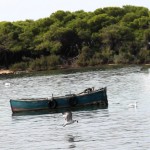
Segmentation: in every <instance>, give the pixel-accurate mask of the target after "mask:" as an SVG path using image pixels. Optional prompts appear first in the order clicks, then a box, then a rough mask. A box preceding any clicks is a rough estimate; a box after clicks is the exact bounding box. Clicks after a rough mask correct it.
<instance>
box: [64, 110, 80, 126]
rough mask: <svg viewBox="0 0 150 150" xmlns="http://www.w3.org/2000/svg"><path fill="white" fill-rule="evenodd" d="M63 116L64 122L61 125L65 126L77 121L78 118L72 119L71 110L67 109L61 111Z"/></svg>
mask: <svg viewBox="0 0 150 150" xmlns="http://www.w3.org/2000/svg"><path fill="white" fill-rule="evenodd" d="M63 117H65V123H64V124H63V127H65V126H66V125H69V124H72V123H74V122H77V123H78V120H72V112H71V111H67V112H65V113H63Z"/></svg>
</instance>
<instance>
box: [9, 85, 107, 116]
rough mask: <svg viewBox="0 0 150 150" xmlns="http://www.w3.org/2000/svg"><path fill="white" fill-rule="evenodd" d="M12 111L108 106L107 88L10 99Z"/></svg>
mask: <svg viewBox="0 0 150 150" xmlns="http://www.w3.org/2000/svg"><path fill="white" fill-rule="evenodd" d="M10 105H11V110H12V112H13V113H16V112H24V111H37V110H49V111H51V110H57V109H62V108H69V109H70V108H75V107H77V108H78V107H84V106H89V105H100V106H102V107H104V108H107V107H108V100H107V88H106V87H104V88H99V89H97V90H95V89H94V88H87V89H85V90H84V91H83V92H81V93H78V94H68V95H65V96H58V97H54V96H53V95H52V97H51V98H28V99H27V98H23V99H10Z"/></svg>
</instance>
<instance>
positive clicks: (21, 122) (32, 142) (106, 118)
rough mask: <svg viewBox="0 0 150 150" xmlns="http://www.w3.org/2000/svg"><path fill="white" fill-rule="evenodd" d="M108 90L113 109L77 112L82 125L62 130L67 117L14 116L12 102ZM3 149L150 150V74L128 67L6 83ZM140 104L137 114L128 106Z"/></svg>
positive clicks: (0, 109) (0, 125) (1, 87)
mask: <svg viewBox="0 0 150 150" xmlns="http://www.w3.org/2000/svg"><path fill="white" fill-rule="evenodd" d="M92 86H94V87H95V88H99V87H104V86H107V89H108V91H107V95H108V101H109V107H108V109H98V108H95V109H94V108H92V109H87V110H78V111H73V117H74V119H77V120H78V121H79V123H78V124H77V123H74V124H72V125H70V126H66V127H62V124H63V123H64V118H63V117H62V114H61V113H54V114H51V113H46V114H42V113H41V114H36V115H35V114H27V115H17V116H16V115H15V116H14V115H12V112H11V109H10V104H9V99H10V98H25V97H51V95H52V94H53V95H54V96H55V95H65V94H68V93H70V92H71V93H78V92H81V91H82V90H84V89H85V88H87V87H92ZM0 97H1V98H0V150H17V149H18V150H27V149H30V150H50V149H52V150H55V149H59V150H61V149H62V150H67V149H68V150H70V149H77V150H85V149H86V150H100V149H105V150H148V149H150V70H149V69H147V70H141V68H140V67H128V68H122V69H112V70H106V71H102V70H97V71H89V72H80V73H79V72H78V73H72V74H61V75H53V76H51V75H49V76H48V75H47V76H36V77H22V78H12V79H10V78H9V79H4V80H0ZM135 101H137V102H138V107H137V109H135V108H129V107H128V104H130V103H134V102H135Z"/></svg>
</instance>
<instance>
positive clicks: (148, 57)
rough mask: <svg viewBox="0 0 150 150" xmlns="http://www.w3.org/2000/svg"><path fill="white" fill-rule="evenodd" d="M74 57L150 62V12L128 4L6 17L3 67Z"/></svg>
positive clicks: (0, 35) (85, 61) (89, 61)
mask: <svg viewBox="0 0 150 150" xmlns="http://www.w3.org/2000/svg"><path fill="white" fill-rule="evenodd" d="M88 53H90V54H88ZM74 58H76V59H74ZM69 59H74V61H73V64H76V65H79V66H85V65H99V64H107V63H122V64H128V63H134V64H140V63H150V11H149V10H148V9H147V8H145V7H137V6H131V5H126V6H123V7H106V8H98V9H96V10H95V11H93V12H85V11H83V10H80V11H75V12H69V11H62V10H59V11H57V12H55V13H53V14H51V15H50V16H49V17H47V18H42V19H39V20H35V21H34V20H25V21H16V22H0V67H7V68H9V67H11V66H21V65H20V64H23V66H25V67H24V69H29V68H32V67H31V66H33V63H34V64H38V63H37V62H38V61H43V62H45V61H47V62H46V63H47V64H56V65H64V64H65V63H66V61H67V60H69ZM48 61H54V62H56V61H58V63H50V62H48ZM41 64H43V65H45V63H41ZM71 64H72V63H71ZM42 67H43V66H42ZM42 67H41V68H42ZM53 67H54V66H53ZM53 67H52V68H53ZM43 68H45V67H43ZM49 68H51V67H49ZM22 69H23V68H22Z"/></svg>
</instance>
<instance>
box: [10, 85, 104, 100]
mask: <svg viewBox="0 0 150 150" xmlns="http://www.w3.org/2000/svg"><path fill="white" fill-rule="evenodd" d="M100 91H106V87H103V88H99V89H97V90H94V91H91V92H90V93H84V91H83V92H81V93H78V94H67V95H64V96H56V97H55V96H54V97H53V96H52V97H51V98H50V97H48V98H21V99H10V101H11V100H12V101H26V102H27V101H29V102H36V101H50V100H52V99H56V100H59V99H61V98H71V97H73V96H75V97H79V96H80V97H82V96H86V95H91V94H94V93H98V92H100Z"/></svg>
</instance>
